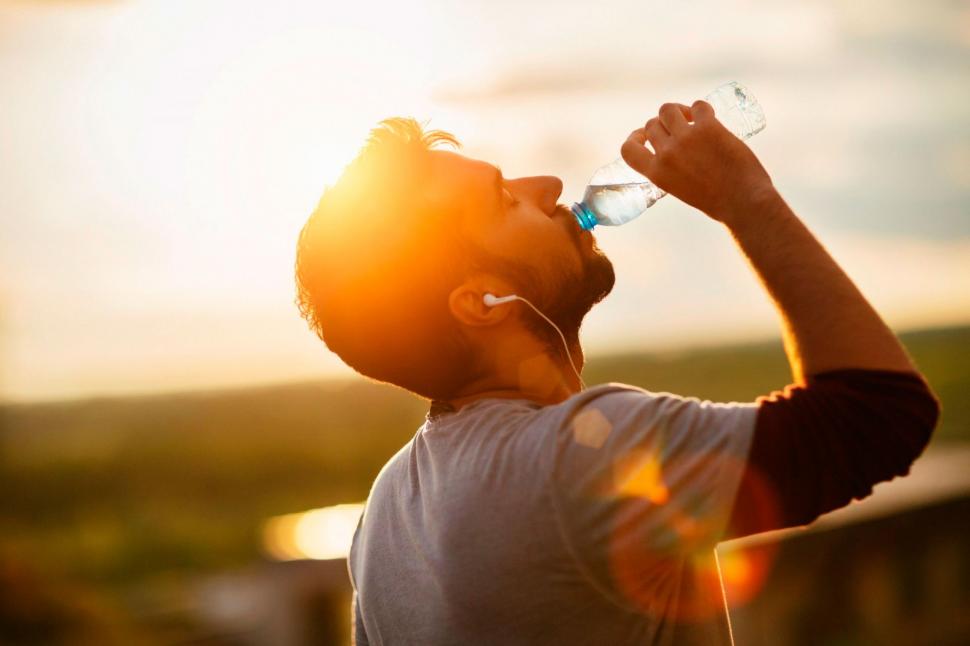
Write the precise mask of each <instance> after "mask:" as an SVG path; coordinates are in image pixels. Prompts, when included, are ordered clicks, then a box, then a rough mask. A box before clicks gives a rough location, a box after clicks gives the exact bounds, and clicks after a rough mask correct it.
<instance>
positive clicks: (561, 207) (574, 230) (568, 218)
mask: <svg viewBox="0 0 970 646" xmlns="http://www.w3.org/2000/svg"><path fill="white" fill-rule="evenodd" d="M559 216H562V218H563V220H565V222H566V225H565V226H566V232H567V233H568V234H569V237H570V238H572V240H573V242H575V243H579V241H580V238H579V235H580V234H581V233H582V231H583V230H582V229H580V228H579V224H578V223H577V222H576V216H575V215H573V212H572V210H570V208H569V207H568V206H566V205H565V204H557V205H556V208H555V209H554V210H553V217H559Z"/></svg>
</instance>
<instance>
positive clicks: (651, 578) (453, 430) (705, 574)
mask: <svg viewBox="0 0 970 646" xmlns="http://www.w3.org/2000/svg"><path fill="white" fill-rule="evenodd" d="M756 415H757V407H756V405H755V404H737V403H732V404H716V403H711V402H701V401H698V400H696V399H688V398H683V397H679V396H677V395H672V394H669V393H651V392H647V391H645V390H642V389H639V388H635V387H632V386H627V385H623V384H606V385H602V386H596V387H593V388H589V389H587V390H584V391H582V392H580V393H577V394H575V395H573V396H572V397H570V398H569V399H567V400H566V401H564V402H562V403H560V404H556V405H549V406H542V405H540V404H537V403H535V402H532V401H528V400H522V399H515V400H510V399H480V400H477V401H475V402H473V403H471V404H469V405H467V406H465V407H464V408H462V409H461V410H459V411H457V412H451V413H446V414H442V415H436V416H433V417H432V416H430V415H429V417H428V419H427V420H426V421H425V423H424V424H423V425H422V426H421V427H420V428H419V429H418V432H417V433H416V434H415V436H414V439H412V440H411V441H410V442H409V443H408V444H407V445H405V446H404V447H403V448H402V449H401V450H400V451H399V452H398V453H397V454H396V455H395V456H394V457H393V458H391V460H390V461H389V462H388V463H387V464H386V465H385V466H384V468H383V469H382V470H381V472H380V474H379V475H378V476H377V479H376V480H375V482H374V485H373V488H372V489H371V492H370V496H369V497H368V500H367V505H366V508H365V512H364V514H363V516H362V518H361V522H360V525H359V526H358V529H357V532H356V534H355V536H354V541H353V546H352V548H351V552H350V558H349V566H350V572H351V580H352V582H353V585H354V590H355V592H354V595H355V599H354V605H355V613H354V614H355V636H356V643H357V644H374V645H377V644H428V645H438V644H462V645H465V646H468V645H475V644H504V645H508V644H560V645H569V644H611V645H625V644H638V645H639V644H730V643H731V636H730V627H729V623H728V620H727V613H726V607H725V604H724V598H723V594H722V590H721V586H720V579H719V575H718V569H717V564H716V556H715V553H714V545H715V543H716V542H717V541H718V539H719V537H720V536H721V535H722V532H723V531H724V529H725V525H726V523H727V520H728V516H729V514H730V511H731V507H732V505H733V502H734V498H735V494H736V492H737V489H738V485H739V481H740V477H741V472H742V467H743V464H744V461H745V459H746V456H747V453H748V449H749V447H750V444H751V437H752V433H753V430H754V425H755V418H756Z"/></svg>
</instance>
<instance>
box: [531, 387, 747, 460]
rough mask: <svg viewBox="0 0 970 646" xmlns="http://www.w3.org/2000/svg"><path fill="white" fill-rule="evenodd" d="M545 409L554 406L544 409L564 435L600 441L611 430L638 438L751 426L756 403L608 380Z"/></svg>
mask: <svg viewBox="0 0 970 646" xmlns="http://www.w3.org/2000/svg"><path fill="white" fill-rule="evenodd" d="M551 408H553V409H554V410H551V411H550V412H549V414H551V415H553V416H554V417H555V418H556V422H557V425H558V426H559V427H560V430H561V431H562V432H563V433H564V434H565V435H567V436H569V437H568V438H567V439H570V440H572V441H573V442H575V443H576V444H578V445H580V446H590V445H602V444H604V443H605V442H606V441H607V439H608V436H609V435H612V434H613V433H614V431H617V430H619V431H620V433H619V434H622V433H631V432H632V433H635V434H636V435H638V436H639V437H640V438H641V439H642V438H644V437H645V436H648V435H651V434H654V433H666V432H668V431H677V430H680V431H683V432H686V431H687V430H693V431H694V432H696V433H700V434H703V433H705V432H706V433H711V434H717V433H719V432H724V431H730V430H734V429H735V428H738V427H749V428H750V429H753V427H754V421H755V418H756V416H757V408H758V406H757V404H756V403H753V402H747V403H741V402H712V401H707V400H701V399H698V398H696V397H685V396H682V395H677V394H674V393H669V392H653V391H649V390H645V389H643V388H639V387H637V386H631V385H629V384H623V383H617V382H610V383H606V384H602V385H598V386H594V387H592V388H588V389H586V390H584V391H582V392H579V393H576V394H575V395H573V396H572V397H570V398H569V399H567V400H566V401H564V402H562V403H561V404H558V405H557V406H555V407H551ZM594 448H598V446H595V447H594Z"/></svg>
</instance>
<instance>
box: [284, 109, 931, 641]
mask: <svg viewBox="0 0 970 646" xmlns="http://www.w3.org/2000/svg"><path fill="white" fill-rule="evenodd" d="M443 142H444V143H451V144H455V143H456V142H455V140H454V138H453V137H451V135H448V134H447V133H442V132H439V131H432V132H427V133H425V132H422V130H421V128H420V126H419V125H418V124H417V123H415V122H414V121H413V120H407V119H391V120H388V121H385V122H383V123H382V124H381V126H380V127H378V128H377V129H375V130H374V131H373V132H372V135H371V138H370V140H369V141H368V143H367V145H366V146H365V147H364V149H363V150H362V152H361V153H360V155H359V156H358V158H357V159H356V160H355V161H354V162H353V163H352V164H351V165H350V166H349V167H348V168H347V170H346V171H345V173H344V175H343V176H342V177H341V179H340V180H339V181H338V182H337V184H336V185H335V186H333V187H331V188H329V189H328V190H327V191H326V193H325V195H324V196H323V198H322V200H321V202H320V206H319V207H318V209H317V210H316V212H315V213H314V214H313V215H312V216H311V218H310V219H309V221H308V222H307V224H306V226H305V227H304V229H303V232H302V234H301V236H300V242H299V249H298V255H297V282H298V287H299V299H298V301H299V304H300V307H301V311H302V313H303V315H304V316H305V317H306V318H307V320H308V321H309V323H310V325H311V327H312V328H313V329H314V330H315V331H316V332H317V333H318V334H319V335H320V336H321V338H322V339H323V340H324V341H325V342H326V343H327V345H328V346H329V347H330V348H331V349H332V350H333V351H334V352H336V353H337V354H338V355H340V356H341V357H342V358H343V360H344V361H346V362H347V363H348V364H349V365H351V366H352V367H354V368H355V369H357V370H358V371H359V372H361V373H362V374H364V375H366V376H368V377H370V378H373V379H376V380H380V381H384V382H388V383H391V384H395V385H397V386H400V387H402V388H405V389H407V390H410V391H412V392H414V393H416V394H417V395H419V396H422V397H424V398H427V399H429V400H431V402H432V403H431V409H430V411H429V413H428V416H427V419H426V421H425V423H424V424H423V425H422V426H421V427H420V428H419V429H418V431H417V433H416V435H415V436H414V438H413V439H412V440H411V442H409V443H408V444H407V445H406V446H404V447H403V448H402V449H401V450H400V452H398V453H397V455H395V456H394V457H393V458H391V460H390V461H389V462H388V463H387V465H386V466H385V467H384V469H383V470H382V471H381V473H380V475H378V477H377V479H376V481H375V482H374V485H373V488H372V490H371V493H370V496H369V498H368V501H367V505H366V511H365V512H364V515H363V517H362V519H361V522H360V525H359V527H358V530H357V533H356V535H355V537H354V542H353V546H352V550H351V555H350V559H349V566H350V575H351V580H352V583H353V586H354V590H355V596H354V625H355V627H354V632H355V640H356V643H357V644H729V643H731V636H730V626H729V623H728V620H727V615H726V611H725V605H724V600H723V596H722V592H721V587H720V585H719V578H718V570H717V564H716V557H715V554H714V546H715V544H716V543H717V542H718V541H720V540H724V539H726V538H732V537H737V536H743V535H747V534H752V533H757V532H761V531H766V530H770V529H777V528H781V527H791V526H797V525H804V524H807V523H809V522H811V521H812V520H814V519H815V518H816V517H818V516H819V515H820V514H822V513H824V512H827V511H829V510H832V509H835V508H838V507H841V506H844V505H845V504H847V503H848V502H850V501H851V500H852V499H853V498H855V499H859V498H863V497H865V496H866V495H868V494H869V493H870V492H871V490H872V486H873V485H874V484H876V483H877V482H880V481H884V480H889V479H891V478H893V477H895V476H898V475H904V474H906V473H908V470H909V466H910V464H911V463H912V462H913V460H915V459H916V458H917V457H918V456H919V455H920V453H921V452H922V450H923V448H924V447H925V446H926V444H927V442H928V441H929V438H930V435H931V433H932V431H933V429H934V427H935V425H936V421H937V417H938V414H939V405H938V403H937V401H936V398H935V397H934V395H933V394H932V392H931V391H930V390H929V388H928V387H927V385H926V383H925V381H924V380H923V378H922V377H921V376H920V374H919V373H918V372H917V370H916V368H915V367H914V366H913V364H912V362H911V361H910V359H909V357H908V356H907V354H906V352H905V350H904V349H903V347H902V346H901V345H900V343H899V341H898V340H897V339H896V337H895V336H894V335H893V333H892V332H891V331H890V330H889V329H888V328H887V327H886V325H885V324H884V323H883V322H882V320H881V319H880V318H879V316H878V314H877V313H876V312H875V311H874V310H873V309H872V307H871V306H870V305H869V304H868V302H867V301H866V300H865V298H864V297H863V296H862V294H861V293H860V292H859V291H858V290H857V289H856V287H855V286H854V285H853V283H852V282H851V281H850V280H849V278H848V277H847V276H846V275H845V274H844V273H843V272H842V270H841V269H840V268H839V267H838V265H837V264H836V263H835V262H834V261H833V260H832V258H831V257H830V256H829V255H828V254H827V253H826V251H825V249H824V248H823V247H822V246H821V245H820V244H819V243H818V242H817V241H816V240H815V238H814V237H813V236H812V234H811V233H810V232H809V231H808V230H807V229H806V228H805V226H804V225H803V224H802V223H801V222H800V221H799V219H798V218H797V217H796V216H795V214H794V213H793V212H792V211H791V209H790V208H789V207H788V206H787V204H786V203H785V202H784V200H783V199H782V197H781V196H780V195H779V194H778V192H777V191H776V190H775V188H774V187H773V185H772V182H771V180H770V178H769V176H768V174H767V173H766V171H765V169H764V168H763V167H762V166H761V164H760V163H759V162H758V160H757V158H756V157H755V156H754V154H753V153H752V152H751V150H750V149H749V148H748V147H747V146H746V145H745V144H744V143H743V142H742V141H740V140H739V139H737V138H736V137H734V136H733V135H732V134H730V133H729V132H728V131H727V130H726V129H725V128H724V127H723V126H722V125H721V124H720V123H719V122H718V121H717V120H716V119H715V117H714V114H713V110H712V108H711V106H710V105H709V104H707V103H705V102H703V101H698V102H695V103H694V104H693V105H692V106H690V107H687V106H684V105H678V104H665V105H664V106H663V107H661V108H660V111H659V115H658V116H657V117H654V118H652V119H650V120H649V121H647V123H646V125H645V126H644V127H643V128H640V129H638V130H635V131H634V132H633V133H632V134H631V135H630V137H629V139H628V140H627V141H626V143H625V144H624V145H623V147H622V154H623V157H624V159H626V161H627V162H628V163H629V164H630V165H631V166H632V167H633V168H634V169H636V170H637V171H639V172H641V173H643V174H644V175H646V176H647V177H649V178H650V179H651V180H652V181H653V182H654V183H655V184H657V185H658V186H659V187H661V188H663V189H664V190H666V191H668V192H669V193H671V194H672V195H674V196H676V197H678V198H680V199H681V200H683V201H684V202H686V203H688V204H690V205H692V206H694V207H696V208H697V209H698V210H699V211H701V212H702V213H704V214H706V215H707V216H708V217H709V218H711V219H712V220H714V221H717V222H720V223H721V224H722V225H723V226H725V227H727V229H728V230H729V231H730V232H731V234H732V235H733V237H734V240H735V242H736V243H737V245H738V246H739V248H740V249H741V251H742V252H743V253H744V254H745V255H746V257H747V258H748V260H749V261H750V263H751V265H752V267H753V268H754V270H755V272H756V274H757V275H758V277H759V278H760V280H761V282H762V284H763V285H764V287H765V289H766V291H767V293H768V294H769V296H770V297H771V299H772V300H773V301H774V303H775V304H776V305H777V307H778V310H779V312H780V314H781V319H782V324H783V331H784V339H785V347H786V352H787V355H788V359H789V362H790V364H791V368H792V372H793V376H794V379H793V382H794V383H793V384H792V385H790V386H789V387H787V388H786V389H785V390H784V391H782V392H776V393H772V394H771V395H769V396H766V397H761V398H759V399H758V400H757V401H756V402H751V403H744V404H743V403H730V404H715V403H711V402H700V401H698V400H696V399H689V398H683V397H679V396H677V395H673V394H669V393H659V394H658V393H651V392H647V391H645V390H642V389H639V388H636V387H634V386H626V385H622V384H606V385H600V386H595V387H591V388H585V389H584V388H583V384H582V383H581V380H580V377H579V374H578V373H579V371H580V370H581V366H582V361H583V354H582V348H581V347H580V345H579V335H578V333H579V328H580V324H581V322H582V320H583V317H584V315H585V314H586V313H587V312H588V311H589V309H590V308H591V307H592V306H593V305H594V304H595V303H597V302H598V301H600V300H601V299H602V298H604V297H605V296H606V295H607V294H608V293H609V292H610V290H611V288H612V286H613V269H612V266H611V264H610V262H609V261H608V260H607V258H606V257H605V256H604V255H603V253H602V252H601V251H600V250H599V249H598V247H597V246H596V243H595V240H594V239H593V236H592V235H591V234H590V233H589V232H584V231H582V230H581V229H580V228H579V227H578V226H577V223H576V221H575V219H574V216H573V215H572V214H571V213H570V212H569V211H568V209H566V208H565V207H563V206H560V205H558V204H557V200H558V198H559V194H560V192H561V190H562V184H561V182H560V181H559V180H558V179H556V178H553V177H526V178H520V179H506V178H503V177H502V175H501V173H500V171H499V170H498V169H497V168H496V167H494V166H492V165H490V164H487V163H485V162H481V161H476V160H472V159H468V158H466V157H463V156H460V155H458V154H456V153H454V152H450V151H445V150H439V149H435V145H436V144H437V143H443ZM648 142H649V144H650V147H647V145H646V144H647V143H648ZM489 294H490V295H492V296H488V295H489ZM513 294H515V295H517V296H519V297H521V298H523V299H525V300H524V301H522V300H512V301H510V302H509V301H506V300H504V299H502V297H505V296H510V295H513ZM496 299H498V300H496ZM560 332H561V334H562V336H560ZM574 366H575V367H576V370H575V371H574V370H573V367H574Z"/></svg>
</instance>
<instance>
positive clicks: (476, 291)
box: [448, 280, 512, 327]
mask: <svg viewBox="0 0 970 646" xmlns="http://www.w3.org/2000/svg"><path fill="white" fill-rule="evenodd" d="M506 293H511V290H510V289H509V288H508V287H506V286H505V285H500V284H498V283H492V282H483V281H480V280H472V281H466V282H464V283H462V284H461V285H459V286H458V287H456V288H455V289H453V290H452V291H451V294H449V295H448V308H449V309H450V310H451V315H452V316H454V317H455V318H456V319H457V320H458V321H459V322H460V323H462V324H464V325H468V326H472V327H482V326H487V325H495V324H496V323H500V322H502V321H503V320H505V317H507V316H508V315H509V312H510V311H511V310H512V308H510V307H509V306H508V305H497V306H494V307H489V306H488V305H486V304H485V294H495V295H496V296H503V295H505V294H506Z"/></svg>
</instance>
